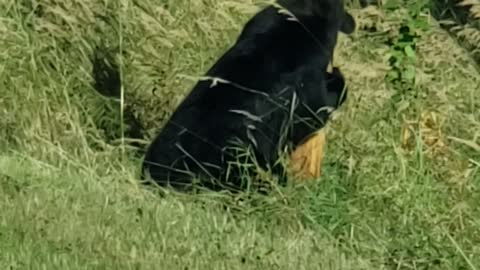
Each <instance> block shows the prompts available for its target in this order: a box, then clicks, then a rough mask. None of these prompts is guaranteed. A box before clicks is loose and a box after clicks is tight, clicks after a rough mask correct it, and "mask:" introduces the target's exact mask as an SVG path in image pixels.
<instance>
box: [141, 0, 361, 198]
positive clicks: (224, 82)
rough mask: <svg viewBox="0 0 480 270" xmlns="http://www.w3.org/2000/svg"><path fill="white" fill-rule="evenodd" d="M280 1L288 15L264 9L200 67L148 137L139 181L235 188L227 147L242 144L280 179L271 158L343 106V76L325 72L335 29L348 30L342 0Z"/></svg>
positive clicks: (237, 175)
mask: <svg viewBox="0 0 480 270" xmlns="http://www.w3.org/2000/svg"><path fill="white" fill-rule="evenodd" d="M278 4H279V5H280V6H282V7H283V8H285V9H286V10H288V11H289V12H290V13H291V14H293V15H294V17H291V16H290V15H288V14H285V13H283V12H279V8H278V7H275V6H268V7H266V8H265V9H263V10H262V11H260V12H259V13H258V14H256V15H255V16H254V17H253V18H252V19H251V20H250V21H249V22H248V23H247V24H246V25H245V27H244V29H243V31H242V33H241V34H240V37H239V38H238V40H237V41H236V43H235V44H234V45H233V46H232V47H231V48H230V49H229V50H228V51H227V52H226V53H225V54H224V55H223V56H222V57H221V58H220V59H219V60H218V61H217V62H216V63H215V64H214V65H213V67H212V68H211V69H210V70H209V71H208V72H207V74H206V76H208V77H212V79H206V80H201V81H199V82H198V83H197V85H196V86H195V87H194V88H193V90H192V91H191V93H190V94H189V95H188V96H187V97H186V98H185V100H184V101H183V102H182V103H181V104H180V106H179V107H178V108H177V110H176V111H175V112H174V113H173V115H172V116H171V118H170V119H169V121H168V122H167V124H166V125H165V126H164V127H163V129H162V131H161V132H160V134H159V135H158V137H156V138H155V140H154V141H153V142H152V144H151V145H150V147H149V149H148V151H147V154H146V156H145V159H144V162H143V168H142V178H144V177H145V176H146V175H149V176H150V177H151V178H152V179H153V180H154V181H155V182H156V183H157V184H159V185H161V186H166V185H170V186H172V187H174V188H176V189H178V190H187V189H189V188H190V187H191V185H192V182H193V179H194V178H197V177H198V179H199V180H200V182H201V184H202V186H204V187H207V188H210V189H214V190H218V189H222V188H231V189H242V188H244V187H245V186H244V185H243V184H242V182H241V174H242V172H241V171H240V170H241V168H238V167H230V169H228V170H227V168H229V163H237V162H239V161H240V162H241V160H239V154H238V153H237V152H236V150H235V149H234V147H235V146H241V147H247V148H248V149H250V150H251V151H252V153H253V154H254V155H252V157H254V159H255V160H256V162H257V164H258V165H260V167H262V168H264V169H268V168H270V169H272V170H273V172H274V173H276V174H277V175H280V176H281V178H282V179H283V176H284V170H283V167H282V166H281V165H275V163H276V162H277V161H278V158H279V153H280V151H281V150H283V149H284V148H285V147H287V146H288V147H290V148H291V147H295V146H296V145H298V144H299V143H300V142H301V140H302V139H304V138H305V137H307V136H308V135H309V134H312V133H313V132H314V131H316V130H318V129H320V128H322V127H323V126H324V125H325V123H326V121H327V119H328V117H329V114H330V112H327V111H325V110H324V111H322V110H321V108H324V107H326V106H328V107H331V108H333V109H335V108H338V106H340V105H341V104H342V103H343V101H344V100H345V98H346V96H345V93H346V92H345V93H344V88H345V87H344V86H345V81H344V78H343V75H342V74H341V72H340V70H339V69H334V71H333V72H332V73H331V74H330V73H327V66H328V64H329V61H330V60H331V59H332V54H333V51H334V48H335V45H336V41H337V35H338V32H339V31H342V32H344V33H346V34H350V33H352V32H353V31H354V28H355V21H354V19H353V17H352V16H351V15H350V14H348V13H347V12H346V11H345V10H344V7H343V1H340V0H278ZM296 20H298V21H296ZM217 79H218V80H217ZM342 93H343V95H344V96H343V97H342ZM232 147H233V148H232ZM249 160H250V161H251V159H249ZM144 174H146V175H144ZM212 179H215V180H217V181H216V183H212V182H210V180H212Z"/></svg>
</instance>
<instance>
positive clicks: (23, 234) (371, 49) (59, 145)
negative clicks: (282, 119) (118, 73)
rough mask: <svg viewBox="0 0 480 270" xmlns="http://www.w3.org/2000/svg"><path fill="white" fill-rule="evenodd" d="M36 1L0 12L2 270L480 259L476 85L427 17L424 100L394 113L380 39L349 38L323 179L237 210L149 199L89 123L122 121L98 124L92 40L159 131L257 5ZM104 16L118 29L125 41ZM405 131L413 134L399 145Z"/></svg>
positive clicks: (133, 164)
mask: <svg viewBox="0 0 480 270" xmlns="http://www.w3.org/2000/svg"><path fill="white" fill-rule="evenodd" d="M242 2H243V3H245V4H240V3H242ZM22 3H23V4H22ZM29 3H30V2H29V1H3V2H2V3H1V4H0V18H1V19H0V37H1V38H0V63H2V65H0V127H1V128H0V138H1V139H0V150H1V153H2V154H0V211H1V214H0V268H1V269H9V268H8V267H11V268H10V269H28V268H32V269H65V268H69V269H81V268H85V269H87V268H88V269H116V268H121V269H158V268H161V269H168V268H173V269H207V268H208V269H211V268H213V269H237V268H238V269H240V268H241V269H243V268H247V269H248V268H259V269H263V268H267V269H268V268H273V267H275V268H280V269H291V268H293V267H296V268H298V269H477V268H478V267H480V230H479V226H480V213H479V201H480V200H479V199H480V198H479V195H478V188H479V185H480V184H479V180H480V173H479V167H480V164H479V163H480V151H479V149H478V145H477V144H475V143H473V142H469V141H472V140H473V141H474V140H475V139H476V135H479V133H480V124H479V123H480V113H478V111H479V109H480V102H479V100H478V98H477V97H476V96H477V95H478V94H477V91H478V89H480V78H479V75H478V73H475V72H476V71H475V69H474V67H473V66H472V65H471V64H470V61H469V59H467V58H466V57H465V55H464V54H463V51H462V50H461V49H459V48H457V46H456V45H455V44H454V43H453V42H452V41H451V40H450V39H449V38H448V36H447V35H446V34H445V33H444V32H442V31H440V30H438V29H439V28H438V27H436V26H435V25H433V23H432V30H431V31H430V32H429V33H427V34H425V35H424V36H423V38H422V40H421V41H420V44H419V46H418V53H419V63H418V67H417V68H418V69H417V78H418V89H419V91H420V93H421V95H420V96H421V98H418V99H415V100H413V101H411V103H410V104H408V106H405V108H406V109H405V110H404V111H401V112H395V111H393V110H392V106H391V100H390V99H389V97H390V95H391V94H392V92H391V91H392V90H390V89H389V88H388V87H387V86H386V85H385V83H384V81H383V76H384V74H385V72H386V71H387V69H388V66H387V58H386V52H387V49H388V48H387V47H386V45H384V44H383V43H382V41H383V39H384V38H385V37H383V36H381V35H380V36H370V35H367V33H365V32H358V33H357V34H355V36H354V37H353V41H352V39H349V38H346V37H344V36H342V37H341V39H340V41H339V51H338V56H337V57H336V58H335V62H336V64H338V65H340V66H341V67H342V68H343V69H344V72H345V74H346V76H347V77H348V80H349V84H350V89H351V91H350V97H349V100H348V102H347V104H346V105H345V107H344V108H343V109H342V110H341V112H339V114H338V117H337V118H336V120H335V121H334V122H333V123H332V125H330V126H329V134H330V135H329V145H328V155H327V160H326V164H325V169H324V177H323V179H322V182H320V183H317V184H311V185H307V186H304V187H296V188H292V187H291V188H287V189H286V190H282V191H281V192H279V193H278V194H276V195H274V196H272V197H269V198H263V197H254V198H251V199H248V200H247V201H246V202H244V203H243V204H239V203H236V202H232V201H231V200H230V199H227V198H224V197H220V196H218V195H205V196H201V197H200V196H199V197H194V198H192V197H188V196H168V197H167V198H165V199H159V198H158V197H156V196H154V195H152V194H150V193H148V192H146V191H144V190H142V189H139V188H138V186H137V185H136V184H135V181H136V175H137V167H138V161H137V160H134V159H132V158H130V157H129V156H128V151H127V152H126V153H127V154H126V155H123V154H122V153H124V152H123V149H122V147H120V146H115V145H107V144H105V143H103V142H102V138H103V137H102V136H103V134H102V132H101V131H100V130H99V129H97V128H96V127H95V123H99V122H102V123H104V125H106V126H107V127H112V128H115V127H116V126H115V125H118V120H115V119H113V120H112V119H103V117H102V115H104V113H105V112H104V110H103V109H99V108H102V107H103V106H102V105H104V104H107V103H108V102H107V101H104V100H102V99H101V98H99V97H98V96H97V95H96V94H95V93H94V92H93V90H92V89H91V87H90V86H89V82H90V77H89V76H90V75H89V71H90V68H91V67H90V64H89V61H88V55H89V53H90V48H91V46H93V43H94V42H98V41H99V40H100V39H103V40H104V42H106V43H108V45H112V46H116V45H119V44H120V41H121V46H122V48H123V50H124V54H123V56H124V65H123V72H124V76H125V81H126V88H125V89H126V100H127V102H129V101H131V100H135V101H136V102H137V104H136V106H138V113H139V115H140V116H141V118H142V120H143V121H144V122H145V123H146V125H147V126H148V127H151V128H152V132H153V131H154V129H153V127H155V126H158V125H160V124H161V123H162V121H163V120H164V119H165V117H166V116H168V114H169V112H170V111H171V109H172V107H173V106H175V105H176V104H177V103H178V101H179V100H181V98H182V94H183V93H185V92H186V91H187V90H188V89H189V87H190V86H191V85H192V83H193V82H192V80H189V79H185V76H178V75H188V76H197V75H199V74H201V73H202V72H203V71H205V69H207V68H208V66H209V65H210V64H211V63H212V62H213V61H214V59H215V57H216V56H218V55H219V54H220V53H221V52H222V51H223V50H224V49H225V48H226V46H227V45H228V43H229V42H231V41H232V40H233V39H234V37H235V35H236V34H237V33H238V30H239V28H240V27H241V25H242V23H243V22H244V21H245V20H246V19H247V17H248V15H249V14H251V13H252V12H253V11H254V10H255V9H254V8H252V6H251V4H250V3H249V1H247V2H245V1H220V0H204V1H187V0H175V1H173V0H172V1H163V2H162V3H164V8H160V5H159V4H155V3H154V1H151V2H148V0H143V1H129V0H126V1H118V3H122V4H123V6H119V4H118V3H117V2H109V1H94V0H90V1H85V0H82V1H81V0H76V1H70V2H69V3H68V4H65V5H66V6H54V5H50V6H47V8H44V10H43V12H44V13H43V14H42V16H43V17H41V18H38V17H35V16H32V15H31V14H30V13H29V11H31V10H29V8H28V4H29ZM42 3H54V1H47V0H46V1H43V2H42ZM134 3H141V5H142V6H145V7H148V8H147V9H143V8H140V7H139V6H135V5H134ZM116 5H118V6H116ZM122 7H123V8H122ZM212 7H215V8H214V9H212ZM213 10H214V11H215V12H212V11H213ZM99 14H100V15H105V16H107V17H109V18H117V20H120V21H122V22H123V25H122V29H121V32H120V33H121V34H116V32H115V30H114V29H115V28H117V30H118V27H113V28H112V27H110V26H108V25H106V24H102V23H99V19H98V18H97V19H94V15H99ZM354 14H355V16H356V17H357V18H358V20H359V23H360V24H361V25H362V24H368V23H372V22H374V23H376V24H377V26H378V27H379V28H380V29H388V28H389V27H395V25H396V18H395V16H393V15H391V17H389V16H390V15H389V16H386V15H385V14H382V13H381V12H380V13H378V12H373V11H372V12H367V11H359V10H354ZM100 37H102V38H100ZM158 78H160V79H158ZM153 87H156V88H157V89H159V91H157V93H158V97H157V96H152V95H151V89H152V88H153ZM132 102H133V101H132ZM143 108H145V109H143ZM425 112H430V113H431V114H430V115H433V116H434V117H432V119H430V120H429V121H427V120H425V119H424V118H421V117H420V116H421V115H423V113H425ZM405 127H409V128H410V129H411V130H412V131H413V132H412V133H411V134H413V135H416V136H412V137H410V138H409V139H402V136H401V135H402V132H403V130H404V128H405ZM420 135H421V136H420ZM92 145H94V146H92ZM223 205H228V206H230V208H229V210H228V211H226V210H223V207H222V206H223ZM160 266H161V267H160ZM475 267H477V268H475Z"/></svg>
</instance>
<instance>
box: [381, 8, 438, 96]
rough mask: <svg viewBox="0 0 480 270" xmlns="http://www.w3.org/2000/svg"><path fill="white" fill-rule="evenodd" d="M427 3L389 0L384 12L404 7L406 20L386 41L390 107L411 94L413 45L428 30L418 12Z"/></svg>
mask: <svg viewBox="0 0 480 270" xmlns="http://www.w3.org/2000/svg"><path fill="white" fill-rule="evenodd" d="M427 4H428V2H427V1H425V0H422V1H408V0H405V1H402V0H389V1H387V2H386V4H385V5H384V8H385V9H386V10H387V11H389V12H394V11H395V10H397V9H399V8H401V7H406V9H407V10H408V12H407V14H406V15H407V16H406V17H404V18H403V19H402V21H401V22H400V24H399V28H398V32H397V33H395V34H393V35H391V36H390V38H389V40H388V43H387V44H388V45H389V46H390V58H389V64H390V67H391V70H390V71H389V72H388V73H387V76H386V80H387V82H388V83H389V84H390V86H391V87H392V88H393V89H394V90H395V94H394V99H393V101H394V103H395V104H397V103H398V102H399V101H401V100H402V99H404V98H408V96H411V95H412V94H413V96H414V97H416V96H417V93H416V92H415V65H416V60H417V57H416V43H417V40H418V39H419V38H421V36H422V33H423V32H424V31H426V30H428V28H429V26H428V22H427V20H426V17H425V16H422V12H423V11H424V10H425V9H426V7H427Z"/></svg>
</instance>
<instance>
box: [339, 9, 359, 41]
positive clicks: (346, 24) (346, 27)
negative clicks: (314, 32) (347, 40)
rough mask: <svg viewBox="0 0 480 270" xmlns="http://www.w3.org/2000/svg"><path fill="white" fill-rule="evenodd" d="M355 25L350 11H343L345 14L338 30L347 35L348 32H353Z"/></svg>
mask: <svg viewBox="0 0 480 270" xmlns="http://www.w3.org/2000/svg"><path fill="white" fill-rule="evenodd" d="M355 27H356V22H355V19H354V18H353V16H352V15H350V13H348V12H346V11H345V15H344V16H343V21H342V25H341V26H340V31H342V32H343V33H345V34H347V35H349V34H351V33H353V31H355Z"/></svg>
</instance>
